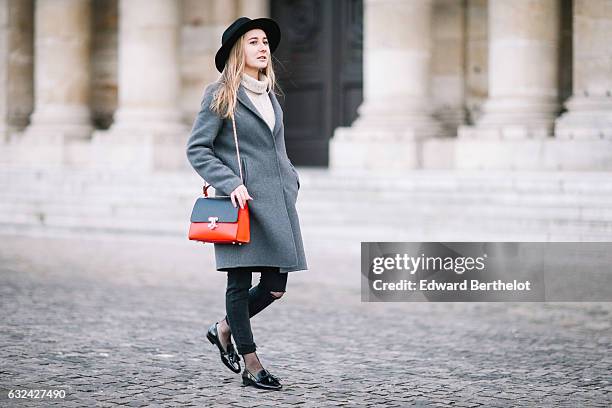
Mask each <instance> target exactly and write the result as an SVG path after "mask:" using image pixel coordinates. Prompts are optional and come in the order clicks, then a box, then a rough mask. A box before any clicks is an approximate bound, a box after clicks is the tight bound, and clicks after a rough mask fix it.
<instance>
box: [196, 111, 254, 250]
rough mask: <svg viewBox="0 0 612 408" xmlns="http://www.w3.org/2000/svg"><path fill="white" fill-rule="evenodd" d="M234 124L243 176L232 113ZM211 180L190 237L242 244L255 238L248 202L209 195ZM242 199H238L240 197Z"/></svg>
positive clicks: (200, 203)
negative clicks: (233, 201)
mask: <svg viewBox="0 0 612 408" xmlns="http://www.w3.org/2000/svg"><path fill="white" fill-rule="evenodd" d="M232 125H233V128H234V142H235V144H236V157H237V158H238V168H239V169H240V179H241V180H242V182H243V184H244V178H243V177H242V163H241V161H240V150H239V149H238V135H237V134H236V122H235V120H234V117H233V116H232ZM209 187H210V184H208V183H206V184H205V185H204V188H203V193H204V197H198V199H197V200H196V202H195V204H194V206H193V210H192V211H191V225H190V226H189V239H190V240H192V241H200V242H202V243H203V244H205V243H207V242H210V243H214V244H238V245H242V244H244V243H248V242H249V241H250V240H251V230H250V223H249V207H248V204H247V203H244V208H240V205H239V204H238V203H237V205H236V207H234V205H233V204H232V200H231V197H230V196H215V197H209V196H208V191H207V190H208V188H209ZM236 201H238V200H236Z"/></svg>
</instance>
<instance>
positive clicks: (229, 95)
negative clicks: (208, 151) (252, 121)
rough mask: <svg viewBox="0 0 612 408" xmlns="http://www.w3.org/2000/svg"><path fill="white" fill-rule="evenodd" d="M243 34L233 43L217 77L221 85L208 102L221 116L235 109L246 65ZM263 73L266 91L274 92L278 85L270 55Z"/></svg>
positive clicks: (229, 114)
mask: <svg viewBox="0 0 612 408" xmlns="http://www.w3.org/2000/svg"><path fill="white" fill-rule="evenodd" d="M245 35H246V34H245ZM245 35H241V36H240V38H238V40H237V41H236V43H235V44H234V45H233V47H232V49H231V51H230V54H229V57H228V59H227V61H226V63H225V68H224V69H223V72H222V73H221V77H220V78H219V82H220V83H221V86H220V87H219V88H218V89H217V92H215V95H214V96H213V100H212V102H211V104H210V108H211V109H212V110H213V112H215V113H217V114H218V115H219V116H221V117H222V118H231V117H232V116H233V115H234V111H235V109H236V101H237V99H236V98H237V95H238V87H239V86H240V81H242V73H243V72H244V68H245V65H246V64H245V55H244V41H245V40H244V38H245ZM263 73H264V74H265V75H266V76H267V77H268V80H269V85H268V91H272V92H274V93H276V90H277V89H280V87H279V86H278V84H277V83H276V75H275V74H274V68H273V67H272V55H270V58H268V65H267V66H266V67H265V68H264V69H263Z"/></svg>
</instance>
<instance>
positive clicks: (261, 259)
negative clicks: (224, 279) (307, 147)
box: [187, 82, 308, 272]
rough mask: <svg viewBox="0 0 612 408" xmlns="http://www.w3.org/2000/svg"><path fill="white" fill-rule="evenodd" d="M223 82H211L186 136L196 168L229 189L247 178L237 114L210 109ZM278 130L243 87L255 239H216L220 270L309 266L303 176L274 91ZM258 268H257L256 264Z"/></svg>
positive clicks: (240, 106) (242, 122) (241, 111)
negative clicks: (300, 202) (301, 213)
mask: <svg viewBox="0 0 612 408" xmlns="http://www.w3.org/2000/svg"><path fill="white" fill-rule="evenodd" d="M219 86H220V83H219V82H213V83H211V84H209V85H208V86H207V87H206V90H205V91H204V96H203V98H202V104H201V108H200V112H199V113H198V115H197V117H196V119H195V122H194V124H193V127H192V130H191V135H190V136H189V141H188V142H187V158H188V159H189V162H190V163H191V165H192V166H193V168H194V169H195V171H196V172H197V173H198V174H199V175H200V176H201V177H202V178H203V179H204V180H206V181H207V182H208V183H210V184H211V185H212V186H213V187H214V188H215V190H216V191H217V192H218V193H217V195H230V193H231V192H232V191H233V190H234V189H235V188H236V187H238V186H239V185H240V184H242V181H241V180H240V171H239V169H238V162H237V158H236V147H235V144H234V134H233V130H232V120H231V119H222V118H221V117H220V116H218V115H217V114H216V113H215V112H213V111H212V110H211V109H210V103H211V101H212V99H213V94H214V92H215V91H216V90H217V88H218V87H219ZM269 95H270V99H271V101H272V106H273V108H274V114H275V117H276V124H275V126H274V131H273V132H271V131H270V127H269V126H268V125H267V124H266V122H265V121H264V119H263V117H262V116H261V114H260V113H259V111H258V110H257V108H256V107H255V105H253V103H252V102H251V100H250V99H249V97H248V95H247V94H246V91H245V90H244V87H243V86H242V85H240V87H239V89H238V101H237V104H236V114H235V120H236V132H237V134H238V146H239V148H240V158H241V160H242V172H243V178H244V185H245V186H246V188H247V190H248V191H249V194H250V195H251V197H253V200H249V201H248V206H249V214H250V229H251V241H250V242H249V243H248V244H242V245H237V244H236V245H232V244H214V246H215V258H216V262H217V270H219V271H224V270H226V268H231V267H236V266H278V267H280V271H281V272H293V271H300V270H306V269H308V265H307V263H306V256H305V254H304V246H303V243H302V234H301V231H300V222H299V218H298V214H297V211H296V209H295V203H296V201H297V196H298V190H299V188H300V179H299V176H298V173H297V171H296V170H295V168H294V167H293V164H292V163H291V161H290V160H289V157H288V156H287V151H286V149H285V132H284V126H283V111H282V109H281V106H280V104H279V103H278V101H277V100H276V96H275V95H274V93H273V92H270V93H269ZM254 270H256V268H254Z"/></svg>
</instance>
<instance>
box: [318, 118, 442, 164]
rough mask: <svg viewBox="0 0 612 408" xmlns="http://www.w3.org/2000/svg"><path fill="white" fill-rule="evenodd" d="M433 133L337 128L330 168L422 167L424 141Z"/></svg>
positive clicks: (331, 150)
mask: <svg viewBox="0 0 612 408" xmlns="http://www.w3.org/2000/svg"><path fill="white" fill-rule="evenodd" d="M432 134H434V132H433V131H431V129H429V131H427V130H425V129H410V128H408V129H406V128H403V129H400V128H398V129H381V128H366V127H360V126H353V127H339V128H337V129H336V130H335V132H334V137H333V138H332V139H331V140H330V146H329V148H330V151H329V159H330V164H329V165H330V168H343V169H368V170H371V171H376V170H380V171H387V170H400V169H418V168H422V167H423V166H424V160H423V149H424V142H425V141H426V140H431V135H432ZM438 134H439V133H438Z"/></svg>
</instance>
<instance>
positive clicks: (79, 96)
mask: <svg viewBox="0 0 612 408" xmlns="http://www.w3.org/2000/svg"><path fill="white" fill-rule="evenodd" d="M90 7H91V5H90V1H89V0H37V1H36V5H35V13H34V15H35V17H34V24H35V26H34V37H35V40H34V41H35V44H34V58H35V61H34V95H35V100H34V113H33V114H32V116H31V124H30V126H29V127H28V128H27V129H26V132H25V136H26V138H27V137H30V136H34V137H36V138H43V139H46V140H47V141H49V140H67V139H84V138H88V137H89V136H90V135H91V132H92V130H93V128H92V126H91V123H90V112H89V106H88V104H89V78H90V75H89V72H90V67H89V53H90V37H91V35H90V19H91V9H90Z"/></svg>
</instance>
